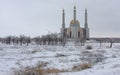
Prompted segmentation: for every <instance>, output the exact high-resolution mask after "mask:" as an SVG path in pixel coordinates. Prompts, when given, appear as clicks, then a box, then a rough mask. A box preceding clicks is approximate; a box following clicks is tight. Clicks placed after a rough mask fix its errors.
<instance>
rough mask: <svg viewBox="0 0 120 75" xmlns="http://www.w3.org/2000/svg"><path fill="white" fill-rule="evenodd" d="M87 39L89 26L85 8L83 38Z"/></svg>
mask: <svg viewBox="0 0 120 75" xmlns="http://www.w3.org/2000/svg"><path fill="white" fill-rule="evenodd" d="M88 39H89V28H88V23H87V9H85V40H88Z"/></svg>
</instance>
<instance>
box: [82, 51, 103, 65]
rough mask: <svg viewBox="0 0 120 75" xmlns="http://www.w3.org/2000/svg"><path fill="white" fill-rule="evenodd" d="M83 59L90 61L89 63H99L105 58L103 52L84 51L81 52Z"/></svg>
mask: <svg viewBox="0 0 120 75" xmlns="http://www.w3.org/2000/svg"><path fill="white" fill-rule="evenodd" d="M80 59H81V60H82V61H85V62H89V63H92V64H94V63H98V62H101V61H102V60H103V59H104V55H103V53H101V52H99V51H95V52H93V51H83V52H82V53H81V58H80Z"/></svg>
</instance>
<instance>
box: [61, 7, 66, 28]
mask: <svg viewBox="0 0 120 75" xmlns="http://www.w3.org/2000/svg"><path fill="white" fill-rule="evenodd" d="M62 28H63V29H64V28H65V11H64V9H63V13H62Z"/></svg>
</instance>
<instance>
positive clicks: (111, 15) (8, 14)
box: [0, 0, 120, 37]
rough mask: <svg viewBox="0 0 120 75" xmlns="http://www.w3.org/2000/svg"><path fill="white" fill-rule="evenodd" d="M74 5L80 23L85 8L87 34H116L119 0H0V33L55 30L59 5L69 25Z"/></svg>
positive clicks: (118, 31)
mask: <svg viewBox="0 0 120 75" xmlns="http://www.w3.org/2000/svg"><path fill="white" fill-rule="evenodd" d="M74 5H76V8H77V19H78V20H79V21H80V26H81V27H84V10H85V8H87V9H88V25H89V28H90V36H91V37H120V1H119V0H0V36H1V37H3V36H7V35H16V36H19V35H22V34H23V35H26V36H31V37H34V36H40V35H43V34H47V33H52V32H53V33H55V32H57V33H58V32H60V28H61V15H62V14H61V13H62V9H63V8H64V9H65V13H66V27H69V24H70V21H71V20H72V19H73V7H74Z"/></svg>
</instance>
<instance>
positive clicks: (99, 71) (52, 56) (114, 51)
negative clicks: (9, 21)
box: [0, 42, 120, 75]
mask: <svg viewBox="0 0 120 75" xmlns="http://www.w3.org/2000/svg"><path fill="white" fill-rule="evenodd" d="M87 45H91V46H92V49H91V50H87V49H86V46H87ZM109 45H110V44H109V43H103V44H102V46H101V47H100V43H86V46H80V45H77V44H74V43H72V42H69V43H68V44H67V45H66V46H65V47H62V46H47V45H46V46H45V45H44V46H39V45H29V46H25V45H24V46H19V45H16V46H15V45H3V44H0V75H13V71H15V70H19V69H22V68H24V67H28V66H36V64H38V63H39V62H47V63H48V64H47V66H45V68H56V69H60V70H62V69H67V70H69V69H71V68H72V67H73V66H75V65H77V64H81V63H84V62H89V61H90V62H95V61H96V60H95V57H93V60H91V58H92V56H90V55H89V54H88V55H86V53H85V52H91V53H93V54H100V55H103V56H104V57H102V58H103V60H102V61H99V62H97V63H94V65H93V66H92V67H91V68H89V69H85V70H81V71H77V72H66V73H60V74H59V75H73V74H74V75H108V74H109V75H119V74H120V44H119V43H114V44H113V47H112V48H109ZM83 53H85V55H84V54H83ZM84 56H86V57H85V58H88V59H87V60H84V59H82V58H83V57H84ZM89 59H90V60H89Z"/></svg>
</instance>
